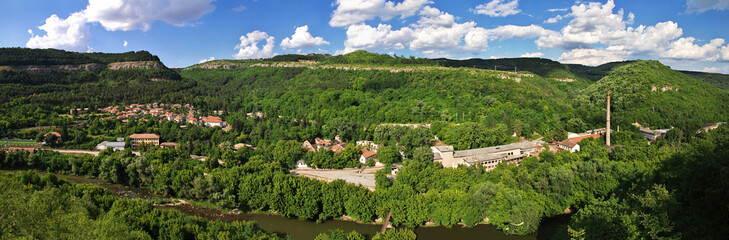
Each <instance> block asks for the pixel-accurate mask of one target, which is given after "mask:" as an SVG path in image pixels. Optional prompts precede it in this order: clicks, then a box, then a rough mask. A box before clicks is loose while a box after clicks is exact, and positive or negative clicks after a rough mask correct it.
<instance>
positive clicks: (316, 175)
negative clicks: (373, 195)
mask: <svg viewBox="0 0 729 240" xmlns="http://www.w3.org/2000/svg"><path fill="white" fill-rule="evenodd" d="M382 168H383V167H368V168H348V169H305V168H302V169H295V170H291V174H293V175H299V176H304V177H308V178H312V179H319V180H324V181H327V182H331V181H334V180H336V179H342V180H344V181H347V182H349V183H354V184H361V185H362V186H364V187H366V188H369V189H370V190H372V191H374V190H375V172H376V171H377V170H380V169H382Z"/></svg>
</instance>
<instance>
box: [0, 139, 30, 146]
mask: <svg viewBox="0 0 729 240" xmlns="http://www.w3.org/2000/svg"><path fill="white" fill-rule="evenodd" d="M0 146H2V147H37V146H38V142H36V141H35V140H25V139H0Z"/></svg>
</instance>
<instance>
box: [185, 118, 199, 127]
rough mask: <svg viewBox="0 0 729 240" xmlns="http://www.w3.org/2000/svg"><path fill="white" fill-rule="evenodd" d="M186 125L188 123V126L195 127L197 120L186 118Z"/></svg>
mask: <svg viewBox="0 0 729 240" xmlns="http://www.w3.org/2000/svg"><path fill="white" fill-rule="evenodd" d="M187 123H189V124H195V125H197V118H194V117H188V118H187Z"/></svg>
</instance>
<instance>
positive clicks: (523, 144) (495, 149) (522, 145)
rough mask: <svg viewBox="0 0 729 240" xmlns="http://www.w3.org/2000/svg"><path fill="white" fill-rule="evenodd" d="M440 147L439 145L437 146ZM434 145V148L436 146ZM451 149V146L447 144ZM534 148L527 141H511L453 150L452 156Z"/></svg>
mask: <svg viewBox="0 0 729 240" xmlns="http://www.w3.org/2000/svg"><path fill="white" fill-rule="evenodd" d="M438 147H440V146H438ZM438 147H436V148H438ZM447 147H450V148H451V149H453V147H452V146H447ZM532 148H534V144H533V143H531V142H529V141H523V142H518V143H511V144H506V145H501V146H494V147H487V148H477V149H469V150H461V151H455V152H454V153H453V157H456V158H459V157H469V156H475V155H481V154H494V153H499V152H504V151H511V150H515V149H532Z"/></svg>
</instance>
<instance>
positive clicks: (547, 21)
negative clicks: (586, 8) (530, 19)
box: [544, 15, 564, 23]
mask: <svg viewBox="0 0 729 240" xmlns="http://www.w3.org/2000/svg"><path fill="white" fill-rule="evenodd" d="M562 18H564V16H563V15H557V16H555V17H551V18H549V19H547V20H544V23H556V22H559V21H560V20H562Z"/></svg>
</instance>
